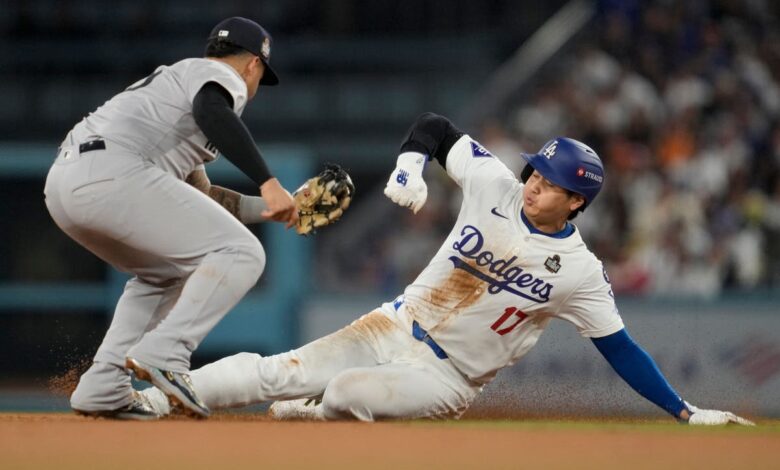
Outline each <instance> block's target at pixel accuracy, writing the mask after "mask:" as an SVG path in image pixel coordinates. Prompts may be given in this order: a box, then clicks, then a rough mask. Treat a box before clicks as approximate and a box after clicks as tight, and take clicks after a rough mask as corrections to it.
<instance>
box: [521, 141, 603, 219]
mask: <svg viewBox="0 0 780 470" xmlns="http://www.w3.org/2000/svg"><path fill="white" fill-rule="evenodd" d="M522 156H523V158H524V159H525V161H526V162H528V165H526V167H525V168H524V169H523V172H522V173H521V174H520V178H521V180H522V181H523V183H525V182H526V181H528V178H529V177H530V176H531V173H533V171H534V170H536V171H538V172H539V174H541V175H542V176H544V177H545V178H547V179H548V180H550V182H552V183H553V184H556V185H558V186H560V187H562V188H564V189H568V190H569V191H571V192H574V193H577V194H580V195H582V196H583V197H584V198H585V204H584V205H583V206H582V208H583V209H584V208H585V207H587V206H588V205H589V204H590V203H591V201H593V199H595V198H596V195H597V194H598V193H599V191H600V190H601V185H602V183H603V182H604V166H603V165H602V164H601V159H600V158H599V156H598V155H596V152H594V151H593V149H592V148H590V147H588V146H587V145H585V144H583V143H582V142H580V141H578V140H574V139H570V138H568V137H557V138H555V139H553V140H551V141H549V142H547V143H546V144H544V145H543V146H542V148H541V149H540V150H539V152H538V153H535V154H525V153H524V154H522Z"/></svg>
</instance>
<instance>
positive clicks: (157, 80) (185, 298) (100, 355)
mask: <svg viewBox="0 0 780 470" xmlns="http://www.w3.org/2000/svg"><path fill="white" fill-rule="evenodd" d="M208 82H216V83H218V84H220V85H221V86H222V87H224V88H225V89H226V90H227V91H228V92H229V93H230V94H231V95H232V98H233V105H234V110H235V111H236V113H237V114H240V113H241V112H242V111H243V108H244V106H245V104H246V102H247V87H246V84H245V83H244V81H243V80H242V78H241V77H240V76H239V75H238V73H237V72H236V71H235V70H233V69H232V68H231V67H230V66H228V65H226V64H224V63H221V62H218V61H213V60H209V59H186V60H182V61H180V62H177V63H175V64H173V65H171V66H162V67H159V68H158V69H157V70H156V71H155V72H154V73H152V74H151V75H149V76H148V77H147V78H145V79H143V80H140V81H138V82H137V83H135V84H133V85H131V86H130V87H128V88H127V89H126V90H125V91H123V92H121V93H119V94H118V95H116V96H114V97H113V98H112V99H110V100H109V101H108V102H106V103H105V104H104V105H103V106H101V107H100V108H98V109H97V110H96V111H95V112H93V113H91V114H90V115H88V116H87V117H85V118H84V119H83V120H82V121H81V122H80V123H79V124H77V125H76V126H75V127H74V128H73V129H72V130H71V131H70V133H69V134H68V136H67V137H66V139H65V141H64V142H63V143H62V145H61V147H60V151H59V154H58V156H57V159H56V161H55V163H54V165H53V166H52V168H51V170H50V171H49V175H48V178H47V180H46V188H45V191H44V192H45V195H46V205H47V207H48V209H49V212H50V214H51V216H52V218H53V219H54V221H55V222H56V223H57V225H58V226H59V227H60V228H61V229H62V230H63V231H64V232H65V233H67V234H68V235H69V236H70V237H71V238H73V239H74V240H76V241H77V242H78V243H80V244H81V245H83V246H84V247H85V248H87V249H88V250H90V251H91V252H93V253H95V254H96V255H97V256H99V257H100V258H102V259H103V260H105V261H106V262H108V263H110V264H111V265H113V266H114V267H116V268H117V269H119V270H121V271H125V272H129V273H132V274H134V275H135V277H134V278H133V279H131V280H130V281H129V282H128V283H127V286H126V288H125V291H124V293H123V294H122V296H121V298H120V300H119V303H118V304H117V306H116V311H115V312H114V318H113V321H112V323H111V327H110V328H109V330H108V332H107V333H106V336H105V338H104V339H103V343H102V344H101V346H100V348H99V349H98V351H97V354H96V355H95V358H94V363H93V365H92V367H91V368H90V369H89V370H88V371H87V373H85V374H84V375H83V376H82V377H81V380H80V382H79V385H78V387H77V389H76V391H75V392H74V393H73V395H72V397H71V405H72V406H73V408H74V409H79V410H85V411H99V410H107V409H109V410H110V409H116V408H120V407H122V406H125V405H127V404H128V403H129V402H130V400H131V396H132V394H131V390H132V389H131V383H130V378H129V376H128V375H127V373H126V371H125V368H124V363H125V357H126V356H128V355H131V356H132V357H134V358H137V359H139V360H141V361H143V362H145V363H147V364H150V365H151V366H154V367H158V368H160V369H164V370H171V371H174V372H186V371H188V370H189V363H190V355H191V353H192V351H194V350H195V349H196V348H197V347H198V345H199V344H200V342H201V341H202V340H203V338H204V337H205V336H206V334H208V332H209V331H210V330H211V329H212V328H213V327H214V325H216V324H217V322H219V320H220V319H221V318H222V317H223V316H224V315H225V314H226V313H227V312H228V311H229V310H230V309H231V308H232V307H233V306H234V305H235V304H236V303H237V302H238V301H239V300H240V299H241V298H242V297H243V296H244V294H245V293H246V292H247V291H248V290H249V289H250V288H251V287H252V286H253V285H254V284H255V282H256V281H257V279H258V278H259V276H260V274H261V273H262V271H263V268H264V266H265V254H264V252H263V248H262V246H261V245H260V243H259V241H258V240H257V238H255V236H254V235H252V233H251V232H250V231H249V230H247V228H246V227H244V226H243V225H242V224H241V223H240V222H239V221H238V220H236V219H235V218H234V217H233V216H232V215H230V214H229V213H228V212H227V211H226V210H225V209H224V208H222V207H221V206H220V205H219V204H217V203H216V202H215V201H213V200H212V199H210V198H209V197H208V196H206V195H204V194H203V193H201V192H200V191H198V190H196V189H195V188H193V187H191V186H190V185H188V184H187V183H185V182H184V181H183V180H184V179H185V178H186V177H187V176H188V175H189V174H190V173H191V172H192V171H193V170H195V169H198V168H202V165H203V164H204V162H209V161H211V160H214V159H215V158H216V149H215V148H214V147H213V145H210V144H209V143H208V142H207V139H206V136H205V135H204V134H203V132H201V130H200V129H199V127H198V125H197V124H196V123H195V120H194V118H193V116H192V102H193V98H194V97H195V95H196V94H197V93H198V91H199V90H200V88H201V87H202V86H203V85H204V84H206V83H208Z"/></svg>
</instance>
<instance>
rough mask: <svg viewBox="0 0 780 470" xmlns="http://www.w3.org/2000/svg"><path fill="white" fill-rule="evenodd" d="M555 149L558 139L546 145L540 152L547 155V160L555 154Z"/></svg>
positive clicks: (556, 148)
mask: <svg viewBox="0 0 780 470" xmlns="http://www.w3.org/2000/svg"><path fill="white" fill-rule="evenodd" d="M556 150H558V141H557V140H555V141H553V143H551V144H550V145H548V146H547V148H546V149H544V151H543V152H542V155H544V156H545V157H547V159H548V160H549V159H551V158H552V157H553V155H555V151H556Z"/></svg>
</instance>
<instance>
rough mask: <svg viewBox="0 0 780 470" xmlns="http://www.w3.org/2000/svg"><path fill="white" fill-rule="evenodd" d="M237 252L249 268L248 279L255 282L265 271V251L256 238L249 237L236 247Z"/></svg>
mask: <svg viewBox="0 0 780 470" xmlns="http://www.w3.org/2000/svg"><path fill="white" fill-rule="evenodd" d="M238 250H239V253H240V255H241V256H242V257H243V258H245V260H246V262H247V266H248V267H249V271H250V273H249V274H248V277H250V278H254V281H255V282H256V281H257V280H258V279H259V278H260V275H262V274H263V271H264V270H265V250H264V249H263V245H262V244H261V243H260V241H259V240H258V239H257V238H255V237H251V238H248V239H247V240H244V241H242V243H241V244H240V245H239V246H238Z"/></svg>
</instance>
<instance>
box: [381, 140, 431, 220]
mask: <svg viewBox="0 0 780 470" xmlns="http://www.w3.org/2000/svg"><path fill="white" fill-rule="evenodd" d="M427 158H428V157H426V156H425V155H423V154H421V153H417V152H404V153H402V154H401V155H399V156H398V161H397V162H396V167H395V170H394V171H393V173H391V174H390V179H389V180H387V186H385V196H387V197H389V198H390V200H391V201H393V202H394V203H396V204H398V205H399V206H401V207H408V208H410V209H411V210H412V211H414V213H415V214H416V213H417V211H419V210H420V209H421V208H422V206H423V205H424V204H425V200H426V199H427V198H428V186H426V184H425V181H424V180H423V177H422V172H423V168H425V162H426V160H427Z"/></svg>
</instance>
